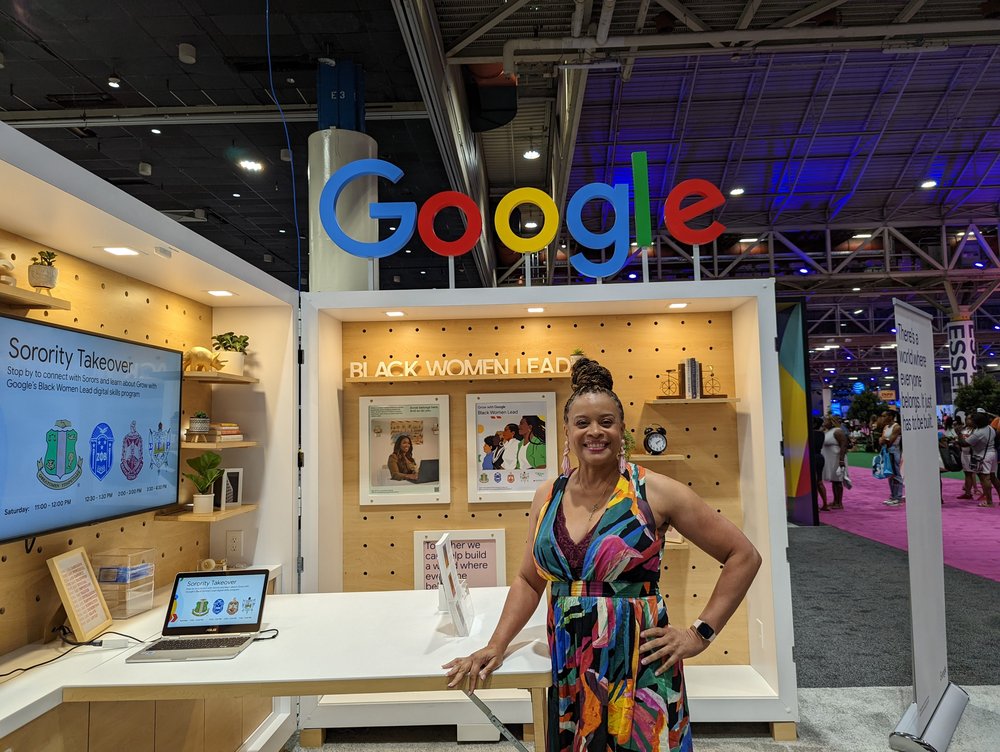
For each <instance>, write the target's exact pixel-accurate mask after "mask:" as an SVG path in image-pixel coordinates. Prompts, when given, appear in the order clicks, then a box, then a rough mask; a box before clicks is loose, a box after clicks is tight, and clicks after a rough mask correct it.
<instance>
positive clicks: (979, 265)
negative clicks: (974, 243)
mask: <svg viewBox="0 0 1000 752" xmlns="http://www.w3.org/2000/svg"><path fill="white" fill-rule="evenodd" d="M973 266H974V267H976V268H977V269H982V268H984V267H985V266H986V264H984V263H983V262H982V261H977V262H975V263H974V264H973Z"/></svg>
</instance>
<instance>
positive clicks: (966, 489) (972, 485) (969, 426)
mask: <svg viewBox="0 0 1000 752" xmlns="http://www.w3.org/2000/svg"><path fill="white" fill-rule="evenodd" d="M956 415H957V413H956ZM975 430H976V426H975V424H974V423H973V421H972V413H970V414H969V415H966V416H965V421H964V425H963V426H962V427H961V429H960V430H959V431H958V436H957V441H958V445H959V446H960V447H962V472H963V473H964V474H965V481H964V483H963V485H962V493H960V494H959V495H958V498H959V499H971V498H973V494H974V493H975V492H976V473H975V472H974V471H973V469H972V457H971V454H972V453H971V450H970V449H969V436H971V435H972V432H973V431H975ZM979 498H982V493H980V495H979Z"/></svg>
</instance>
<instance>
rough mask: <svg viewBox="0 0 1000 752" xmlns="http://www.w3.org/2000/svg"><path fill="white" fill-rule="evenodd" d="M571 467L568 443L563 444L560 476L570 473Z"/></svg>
mask: <svg viewBox="0 0 1000 752" xmlns="http://www.w3.org/2000/svg"><path fill="white" fill-rule="evenodd" d="M572 470H573V466H572V465H570V463H569V441H568V440H567V441H565V442H564V443H563V456H562V474H563V475H569V474H570V472H572Z"/></svg>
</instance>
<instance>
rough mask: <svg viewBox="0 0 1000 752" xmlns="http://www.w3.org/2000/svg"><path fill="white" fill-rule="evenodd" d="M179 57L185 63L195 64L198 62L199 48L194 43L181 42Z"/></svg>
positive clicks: (178, 48)
mask: <svg viewBox="0 0 1000 752" xmlns="http://www.w3.org/2000/svg"><path fill="white" fill-rule="evenodd" d="M177 59H178V60H180V61H181V62H182V63H184V64H185V65H194V64H195V63H197V62H198V50H196V49H195V46H194V45H193V44H188V43H187V42H181V43H180V44H178V45H177Z"/></svg>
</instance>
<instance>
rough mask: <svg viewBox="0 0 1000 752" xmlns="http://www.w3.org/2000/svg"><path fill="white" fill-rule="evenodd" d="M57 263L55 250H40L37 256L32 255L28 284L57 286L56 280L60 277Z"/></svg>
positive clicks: (48, 286) (33, 285)
mask: <svg viewBox="0 0 1000 752" xmlns="http://www.w3.org/2000/svg"><path fill="white" fill-rule="evenodd" d="M55 263H56V252H55V251H39V252H38V255H37V256H32V257H31V265H30V266H29V267H28V284H29V285H31V286H32V287H47V288H52V287H55V286H56V280H57V279H59V270H58V269H56V267H55Z"/></svg>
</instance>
